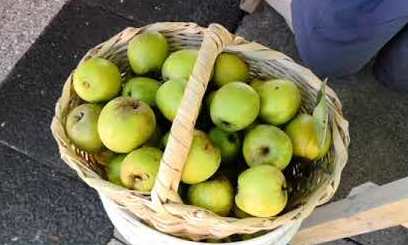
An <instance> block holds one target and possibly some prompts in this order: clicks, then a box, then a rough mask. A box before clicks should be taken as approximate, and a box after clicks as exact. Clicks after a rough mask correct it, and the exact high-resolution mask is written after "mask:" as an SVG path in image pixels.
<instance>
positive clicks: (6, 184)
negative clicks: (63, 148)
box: [0, 145, 113, 245]
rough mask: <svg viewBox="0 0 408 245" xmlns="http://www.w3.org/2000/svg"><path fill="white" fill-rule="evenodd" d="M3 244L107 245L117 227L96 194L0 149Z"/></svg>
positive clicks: (66, 178)
mask: <svg viewBox="0 0 408 245" xmlns="http://www.w3.org/2000/svg"><path fill="white" fill-rule="evenodd" d="M0 179H1V182H0V217H1V219H0V244H22V245H27V244H106V243H107V242H108V241H109V240H110V239H111V237H112V232H113V227H112V225H111V223H110V221H109V219H108V217H107V216H106V214H105V212H104V209H103V206H102V205H101V202H100V200H99V198H98V196H97V194H96V192H95V191H93V190H92V189H91V188H89V187H88V186H86V184H84V183H82V182H79V181H77V180H76V179H73V178H71V177H68V176H65V175H62V174H60V173H58V172H56V171H54V170H53V169H50V168H48V167H46V166H44V165H41V164H39V163H38V162H36V161H34V160H32V159H29V158H27V157H26V156H25V155H22V154H19V153H17V152H16V151H14V150H12V149H11V148H7V147H5V146H1V145H0Z"/></svg>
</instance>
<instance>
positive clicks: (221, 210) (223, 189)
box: [187, 177, 234, 216]
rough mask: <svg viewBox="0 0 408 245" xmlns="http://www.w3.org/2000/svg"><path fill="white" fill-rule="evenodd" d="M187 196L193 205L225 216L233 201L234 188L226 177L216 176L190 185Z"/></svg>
mask: <svg viewBox="0 0 408 245" xmlns="http://www.w3.org/2000/svg"><path fill="white" fill-rule="evenodd" d="M187 197H188V201H189V203H190V204H192V205H194V206H197V207H201V208H205V209H208V210H210V211H212V212H214V213H216V214H218V215H220V216H227V215H228V214H229V213H230V211H231V208H232V205H233V203H234V190H233V188H232V184H231V182H230V181H229V180H228V179H227V178H225V177H218V178H215V179H211V180H207V181H205V182H202V183H198V184H195V185H191V186H190V187H189V189H188V194H187Z"/></svg>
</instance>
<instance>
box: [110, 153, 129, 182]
mask: <svg viewBox="0 0 408 245" xmlns="http://www.w3.org/2000/svg"><path fill="white" fill-rule="evenodd" d="M125 157H126V154H119V155H117V156H115V157H114V158H113V159H112V160H110V161H109V163H108V165H107V167H106V174H107V176H108V180H109V181H110V182H112V183H114V184H117V185H122V181H121V180H120V172H121V169H122V163H123V159H125Z"/></svg>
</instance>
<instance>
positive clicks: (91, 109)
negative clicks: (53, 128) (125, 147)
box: [65, 104, 103, 152]
mask: <svg viewBox="0 0 408 245" xmlns="http://www.w3.org/2000/svg"><path fill="white" fill-rule="evenodd" d="M101 110H102V108H101V107H100V106H99V105H96V104H82V105H80V106H77V107H75V108H74V109H73V110H72V111H71V112H70V113H69V114H68V116H67V121H66V125H65V129H66V132H67V134H68V137H69V138H70V139H71V140H72V142H73V143H74V144H75V145H76V146H78V147H79V148H80V149H82V150H84V151H88V152H97V151H99V150H100V149H101V148H102V146H103V145H102V141H101V139H100V137H99V134H98V126H97V125H98V117H99V114H100V112H101Z"/></svg>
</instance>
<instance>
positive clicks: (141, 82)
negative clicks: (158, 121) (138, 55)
mask: <svg viewBox="0 0 408 245" xmlns="http://www.w3.org/2000/svg"><path fill="white" fill-rule="evenodd" d="M159 87H160V83H159V82H158V81H157V80H154V79H152V78H148V77H135V78H132V79H130V80H129V81H128V82H127V83H126V84H125V87H124V88H123V90H122V95H123V96H130V97H133V98H135V99H138V100H141V101H143V102H145V103H146V104H148V105H150V106H154V105H155V99H156V92H157V90H158V89H159Z"/></svg>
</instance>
